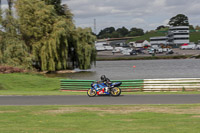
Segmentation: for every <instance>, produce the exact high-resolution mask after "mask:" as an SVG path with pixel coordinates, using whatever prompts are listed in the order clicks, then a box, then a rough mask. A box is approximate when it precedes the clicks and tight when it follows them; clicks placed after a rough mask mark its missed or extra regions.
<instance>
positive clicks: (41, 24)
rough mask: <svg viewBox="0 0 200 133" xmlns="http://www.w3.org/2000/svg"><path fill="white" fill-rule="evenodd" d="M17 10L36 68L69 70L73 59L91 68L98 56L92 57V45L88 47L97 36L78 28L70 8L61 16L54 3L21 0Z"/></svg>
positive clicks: (38, 0) (83, 67)
mask: <svg viewBox="0 0 200 133" xmlns="http://www.w3.org/2000/svg"><path fill="white" fill-rule="evenodd" d="M16 9H17V14H18V18H19V24H20V25H19V31H20V33H21V35H22V38H23V40H24V41H25V44H26V46H27V47H28V50H29V51H28V52H29V53H31V54H32V57H33V58H32V61H33V64H34V67H36V68H38V69H40V70H42V71H45V70H47V71H55V70H60V69H67V68H68V67H70V65H69V64H71V63H70V62H71V61H72V62H76V61H78V63H77V67H79V68H81V69H87V68H89V67H90V65H91V63H92V62H93V61H94V58H95V57H93V56H91V55H94V49H93V46H89V45H94V39H90V38H92V37H94V36H93V35H92V34H91V32H86V30H84V29H82V30H81V29H80V30H76V28H75V25H74V24H73V20H72V19H71V18H72V17H71V15H72V14H71V13H70V12H69V10H64V11H65V14H64V15H60V14H58V12H57V10H56V9H55V7H54V5H46V4H45V2H44V1H41V0H34V1H30V0H18V1H17V2H16ZM64 9H66V8H64ZM67 13H69V14H67ZM84 34H85V35H84ZM81 48H82V49H81ZM72 53H73V54H74V55H72ZM90 54H91V55H90ZM81 58H83V60H81Z"/></svg>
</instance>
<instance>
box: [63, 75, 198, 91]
mask: <svg viewBox="0 0 200 133" xmlns="http://www.w3.org/2000/svg"><path fill="white" fill-rule="evenodd" d="M60 82H61V90H71V91H86V90H87V89H89V88H90V86H91V83H92V82H94V80H67V79H62V80H60ZM112 82H122V85H121V86H120V88H121V89H122V91H123V92H130V91H145V92H148V91H149V92H151V91H200V78H171V79H144V80H112Z"/></svg>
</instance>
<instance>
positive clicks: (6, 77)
mask: <svg viewBox="0 0 200 133" xmlns="http://www.w3.org/2000/svg"><path fill="white" fill-rule="evenodd" d="M147 94H150V95H151V94H152V95H155V94H159V95H160V94H200V92H196V91H194V92H122V95H147ZM0 95H86V92H67V91H60V78H48V77H45V76H43V75H37V74H17V73H15V74H0Z"/></svg>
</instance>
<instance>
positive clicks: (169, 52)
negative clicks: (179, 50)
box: [166, 49, 174, 54]
mask: <svg viewBox="0 0 200 133" xmlns="http://www.w3.org/2000/svg"><path fill="white" fill-rule="evenodd" d="M173 53H174V51H173V50H172V49H170V50H169V51H167V52H166V54H173Z"/></svg>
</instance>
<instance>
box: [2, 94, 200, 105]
mask: <svg viewBox="0 0 200 133" xmlns="http://www.w3.org/2000/svg"><path fill="white" fill-rule="evenodd" d="M197 103H200V95H198V94H194V95H121V96H119V97H112V96H96V97H88V96H86V95H85V96H84V95H81V96H0V105H134V104H197Z"/></svg>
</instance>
